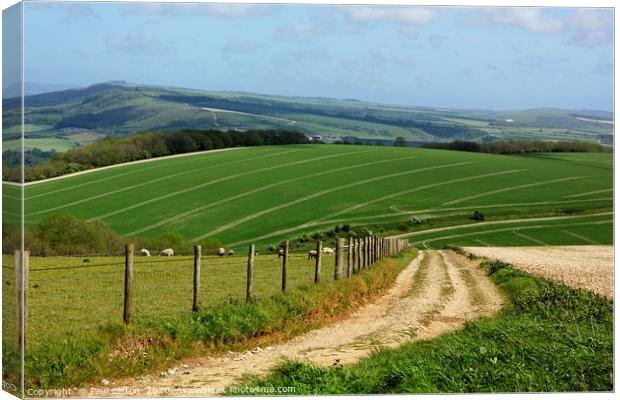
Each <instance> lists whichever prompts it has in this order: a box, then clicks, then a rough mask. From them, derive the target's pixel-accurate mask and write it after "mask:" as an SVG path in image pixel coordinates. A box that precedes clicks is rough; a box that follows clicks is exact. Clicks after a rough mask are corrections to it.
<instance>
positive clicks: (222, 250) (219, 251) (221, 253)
mask: <svg viewBox="0 0 620 400" xmlns="http://www.w3.org/2000/svg"><path fill="white" fill-rule="evenodd" d="M224 254H226V249H225V248H223V247H220V248H219V249H217V255H218V256H223V255H224Z"/></svg>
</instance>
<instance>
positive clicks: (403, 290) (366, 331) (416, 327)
mask: <svg viewBox="0 0 620 400" xmlns="http://www.w3.org/2000/svg"><path fill="white" fill-rule="evenodd" d="M501 303H502V299H501V296H500V295H499V293H498V292H497V290H496V289H495V287H494V286H493V284H492V283H491V282H490V281H489V280H488V278H487V277H486V275H484V273H482V271H481V270H480V269H479V268H478V267H476V266H474V265H473V264H469V263H468V262H467V260H466V259H465V258H463V257H459V256H456V255H454V254H453V253H449V252H444V251H423V252H420V254H419V255H418V257H417V258H416V259H415V260H413V261H412V262H411V263H410V264H409V265H408V266H407V267H406V268H405V269H404V270H403V271H402V272H401V273H400V275H399V276H398V277H397V279H396V282H395V284H394V286H393V287H392V288H391V289H390V290H389V292H388V293H387V294H386V295H385V296H383V297H381V298H379V299H378V300H376V301H375V302H373V303H371V304H368V305H365V306H363V307H362V308H361V309H359V310H358V311H356V312H354V313H353V314H352V315H351V316H350V317H348V318H346V319H345V320H342V321H339V322H337V323H335V324H333V325H330V326H326V327H323V328H320V329H316V330H313V331H310V332H307V333H306V334H303V335H301V336H298V337H296V338H294V339H292V340H290V341H289V342H287V343H283V344H279V345H274V346H273V347H266V348H256V349H254V350H253V351H247V352H244V353H232V352H230V353H229V355H228V356H227V357H220V358H216V357H203V358H198V359H192V360H186V361H185V362H184V363H183V364H181V365H180V366H178V367H176V368H173V369H170V370H168V371H163V372H161V373H160V374H155V375H149V376H144V377H141V378H137V379H123V380H118V381H115V382H111V383H109V382H106V383H107V385H106V388H107V389H109V390H108V391H105V390H104V391H103V392H105V393H107V396H108V397H115V394H114V390H117V391H119V392H121V393H122V395H124V396H127V395H134V396H152V397H157V396H183V397H191V396H213V395H219V394H221V393H222V392H223V391H224V389H225V388H226V387H228V386H230V385H233V384H234V383H235V382H236V381H237V380H238V379H239V378H241V377H242V376H243V375H245V374H259V375H264V374H267V373H268V372H269V370H270V369H271V368H273V367H274V366H276V365H277V364H278V363H280V362H282V361H283V360H285V359H297V360H301V361H310V362H313V363H315V364H317V365H321V366H338V365H343V364H351V363H354V362H356V361H358V360H360V359H361V358H363V357H366V356H368V355H369V354H370V353H371V352H372V351H373V350H374V349H377V348H394V347H397V346H399V345H401V344H403V343H405V342H407V341H411V340H416V339H428V338H432V337H436V336H438V335H440V334H442V333H444V332H447V331H450V330H454V329H457V328H459V327H460V326H461V325H462V324H463V323H464V322H465V321H467V320H470V319H473V318H476V317H479V316H483V315H489V314H492V313H494V312H495V311H497V310H499V308H500V307H501ZM123 388H127V390H123V391H121V389H123ZM96 389H102V388H96ZM93 393H95V395H94V396H96V393H97V391H96V390H95V391H93Z"/></svg>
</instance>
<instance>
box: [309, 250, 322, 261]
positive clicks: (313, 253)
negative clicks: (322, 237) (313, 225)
mask: <svg viewBox="0 0 620 400" xmlns="http://www.w3.org/2000/svg"><path fill="white" fill-rule="evenodd" d="M318 255H319V253H318V252H317V251H316V250H310V251H309V252H308V260H310V259H312V258H314V259H315V260H316V259H317V257H318Z"/></svg>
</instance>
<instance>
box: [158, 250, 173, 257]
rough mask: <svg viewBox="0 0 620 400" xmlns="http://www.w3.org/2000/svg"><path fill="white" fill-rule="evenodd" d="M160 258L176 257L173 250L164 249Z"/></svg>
mask: <svg viewBox="0 0 620 400" xmlns="http://www.w3.org/2000/svg"><path fill="white" fill-rule="evenodd" d="M159 255H160V256H167V257H172V256H173V255H174V251H173V250H172V249H164V250H162V251H161V253H159Z"/></svg>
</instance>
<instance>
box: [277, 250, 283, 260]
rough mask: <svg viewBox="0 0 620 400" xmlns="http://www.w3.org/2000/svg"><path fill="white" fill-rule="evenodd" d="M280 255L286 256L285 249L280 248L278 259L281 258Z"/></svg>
mask: <svg viewBox="0 0 620 400" xmlns="http://www.w3.org/2000/svg"><path fill="white" fill-rule="evenodd" d="M280 257H284V249H280V250H278V260H279V259H280Z"/></svg>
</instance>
